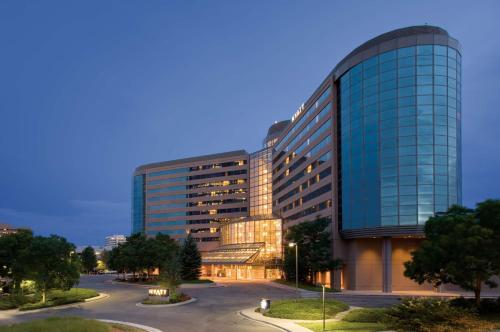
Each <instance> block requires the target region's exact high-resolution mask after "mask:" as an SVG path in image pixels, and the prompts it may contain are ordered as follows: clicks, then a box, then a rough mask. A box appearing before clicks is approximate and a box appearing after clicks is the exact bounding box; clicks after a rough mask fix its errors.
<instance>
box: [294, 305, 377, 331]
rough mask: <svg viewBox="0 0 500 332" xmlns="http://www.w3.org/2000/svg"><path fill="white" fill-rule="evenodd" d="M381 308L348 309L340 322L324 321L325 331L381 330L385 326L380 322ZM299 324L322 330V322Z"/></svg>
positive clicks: (314, 329)
mask: <svg viewBox="0 0 500 332" xmlns="http://www.w3.org/2000/svg"><path fill="white" fill-rule="evenodd" d="M385 311H386V309H383V308H363V309H356V310H352V311H350V312H349V313H348V314H347V315H346V316H345V317H344V318H343V319H342V321H340V322H328V323H326V330H327V331H357V332H374V331H383V330H386V329H387V327H386V326H385V325H384V324H383V323H381V321H382V318H383V315H384V312H385ZM300 325H302V326H304V327H306V328H308V329H310V330H313V331H323V323H301V324H300Z"/></svg>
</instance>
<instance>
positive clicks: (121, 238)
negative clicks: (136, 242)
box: [104, 235, 127, 251]
mask: <svg viewBox="0 0 500 332" xmlns="http://www.w3.org/2000/svg"><path fill="white" fill-rule="evenodd" d="M125 242H127V238H126V237H125V235H110V236H106V239H105V240H104V250H107V251H109V250H112V249H113V248H116V247H118V245H119V244H120V243H125Z"/></svg>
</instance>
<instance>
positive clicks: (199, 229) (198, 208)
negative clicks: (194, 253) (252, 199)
mask: <svg viewBox="0 0 500 332" xmlns="http://www.w3.org/2000/svg"><path fill="white" fill-rule="evenodd" d="M248 158H249V156H248V153H247V152H246V151H244V150H240V151H232V152H226V153H218V154H212V155H206V156H200V157H194V158H185V159H179V160H172V161H167V162H161V163H154V164H148V165H143V166H140V167H138V168H137V169H136V171H135V172H134V176H133V204H132V214H133V224H132V233H137V232H143V233H145V234H146V235H155V234H157V233H163V234H168V235H170V236H171V237H172V238H174V239H184V238H186V236H187V234H191V235H192V237H193V238H194V239H195V240H196V241H197V242H198V243H199V248H200V250H201V251H208V250H212V249H215V248H217V247H218V246H219V240H220V231H219V228H220V225H221V223H224V222H228V221H229V220H231V219H232V218H238V217H245V216H247V213H248Z"/></svg>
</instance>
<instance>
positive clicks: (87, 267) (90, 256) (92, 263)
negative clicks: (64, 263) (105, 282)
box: [81, 246, 97, 273]
mask: <svg viewBox="0 0 500 332" xmlns="http://www.w3.org/2000/svg"><path fill="white" fill-rule="evenodd" d="M81 260H82V267H83V270H84V271H85V272H86V273H90V272H91V271H94V269H95V268H96V267H97V257H96V255H95V250H94V248H92V247H91V246H88V247H87V248H85V249H83V251H82V258H81Z"/></svg>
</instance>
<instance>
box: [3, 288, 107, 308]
mask: <svg viewBox="0 0 500 332" xmlns="http://www.w3.org/2000/svg"><path fill="white" fill-rule="evenodd" d="M98 295H99V293H98V292H96V291H95V290H93V289H86V288H72V289H70V290H69V291H62V290H51V291H48V292H47V302H46V303H41V302H40V300H41V296H40V295H33V296H12V295H8V296H1V297H0V310H7V309H15V308H19V310H21V311H25V310H34V309H40V308H48V307H54V306H58V305H63V304H70V303H77V302H83V301H84V300H85V299H88V298H91V297H95V296H98Z"/></svg>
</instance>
